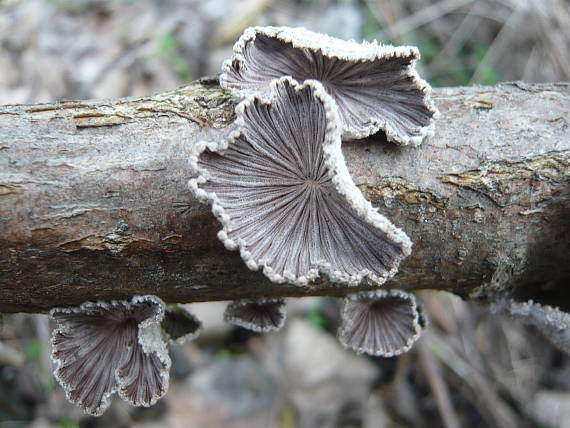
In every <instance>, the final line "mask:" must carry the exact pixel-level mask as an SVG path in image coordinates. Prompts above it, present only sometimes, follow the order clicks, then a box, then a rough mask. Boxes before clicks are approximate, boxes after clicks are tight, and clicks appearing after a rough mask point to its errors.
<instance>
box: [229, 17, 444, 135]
mask: <svg viewBox="0 0 570 428" xmlns="http://www.w3.org/2000/svg"><path fill="white" fill-rule="evenodd" d="M233 50H234V55H233V56H232V58H231V59H228V60H226V61H225V62H224V63H223V65H222V74H221V75H220V85H221V86H222V87H223V88H226V89H228V90H230V91H231V92H232V93H233V94H234V95H237V96H247V95H251V94H252V93H266V92H267V91H268V90H269V86H270V82H271V81H272V80H274V79H277V78H279V77H281V76H287V75H289V76H291V77H293V78H294V79H296V80H297V81H299V82H303V81H304V80H307V79H314V80H319V81H320V82H321V83H322V84H323V85H324V86H325V88H326V90H327V92H328V93H329V94H330V95H332V97H333V98H334V100H335V101H336V103H337V105H338V107H339V114H340V118H341V123H342V128H343V137H344V138H365V137H367V136H369V135H372V134H375V133H377V132H378V131H383V132H384V133H385V134H386V136H387V138H388V140H389V141H393V142H395V143H397V144H402V145H408V144H411V145H415V146H417V145H419V144H421V142H422V141H423V140H424V139H425V138H426V137H428V136H431V135H433V133H434V120H435V119H436V118H437V117H439V112H438V110H437V108H436V107H435V105H434V103H433V100H432V98H431V87H430V85H429V84H428V83H427V82H426V81H425V80H423V79H422V78H421V77H420V76H419V75H418V73H417V71H416V62H417V60H418V59H419V58H420V54H419V51H418V49H417V48H416V47H414V46H391V45H380V44H378V43H377V42H376V41H374V42H372V43H369V42H363V43H356V42H354V41H345V40H341V39H337V38H335V37H331V36H328V35H325V34H320V33H315V32H312V31H309V30H307V29H305V28H292V27H250V28H248V29H246V30H245V32H244V33H243V34H242V36H241V37H240V39H239V40H238V41H237V42H236V44H235V45H234V48H233Z"/></svg>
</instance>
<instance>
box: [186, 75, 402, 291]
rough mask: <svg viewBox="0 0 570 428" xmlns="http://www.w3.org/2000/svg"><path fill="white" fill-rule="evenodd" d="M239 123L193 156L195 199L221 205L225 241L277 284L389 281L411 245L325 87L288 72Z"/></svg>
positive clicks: (243, 106) (241, 111) (240, 114)
mask: <svg viewBox="0 0 570 428" xmlns="http://www.w3.org/2000/svg"><path fill="white" fill-rule="evenodd" d="M236 115H237V119H236V124H237V129H236V130H235V131H234V132H233V133H232V134H231V135H230V136H229V137H228V138H226V139H225V140H222V141H219V142H208V143H205V142H200V143H198V144H196V145H195V147H194V151H193V153H192V155H191V157H190V166H191V168H192V170H193V172H194V174H195V176H196V175H197V177H195V178H193V179H191V180H190V181H189V186H190V189H191V190H192V192H193V193H194V195H195V196H196V197H197V198H198V199H199V200H202V201H206V202H209V203H211V204H212V212H213V213H214V215H215V216H216V217H217V218H218V220H219V221H220V222H221V223H222V226H223V229H222V230H221V231H220V232H219V233H218V237H219V238H220V239H221V240H222V242H223V243H224V244H225V246H226V248H228V249H233V250H235V249H238V248H239V249H240V253H241V256H242V258H243V259H244V261H245V262H246V264H247V266H248V267H249V268H250V269H252V270H257V269H260V268H262V269H263V273H264V274H265V275H266V276H267V277H268V278H269V279H270V280H272V281H274V282H278V283H283V282H289V283H291V284H296V285H307V284H308V283H309V282H310V281H313V280H314V279H316V278H317V277H318V276H319V272H323V273H325V274H326V275H327V276H328V277H329V278H330V280H331V281H333V282H338V283H344V284H348V285H358V284H360V283H361V282H362V281H363V280H365V279H367V280H368V281H369V282H371V283H373V284H377V285H378V284H382V283H383V282H384V281H385V280H386V279H387V278H389V277H391V276H393V275H394V274H395V273H396V271H397V269H398V265H399V263H400V261H401V260H402V259H403V258H404V257H406V256H407V255H409V254H410V251H411V245H412V244H411V241H410V240H409V238H408V237H407V235H406V234H405V233H404V232H402V231H401V230H400V229H398V228H396V227H395V226H394V225H393V224H392V223H391V222H390V221H389V220H388V219H387V218H385V217H384V216H382V215H381V214H380V213H379V212H378V211H377V209H375V208H374V207H373V206H372V204H371V203H370V202H369V201H367V200H366V199H365V198H364V196H363V195H362V193H361V192H360V190H359V189H358V188H357V187H356V185H355V184H354V183H353V181H352V179H351V177H350V174H349V173H348V169H347V167H346V164H345V161H344V157H343V154H342V151H341V138H340V136H341V126H340V121H339V118H338V115H337V109H336V106H335V103H334V101H333V100H332V98H331V97H330V96H329V95H328V94H327V93H326V92H325V90H324V88H323V86H322V85H321V84H320V83H319V82H317V81H314V80H307V81H305V83H303V84H300V83H298V82H296V81H295V80H294V79H292V78H290V77H282V78H281V79H279V80H275V81H274V82H272V83H271V85H270V92H269V93H268V94H266V95H265V96H262V95H258V94H255V95H251V96H249V97H248V98H246V99H245V100H244V101H242V102H241V103H240V104H239V105H238V106H237V107H236Z"/></svg>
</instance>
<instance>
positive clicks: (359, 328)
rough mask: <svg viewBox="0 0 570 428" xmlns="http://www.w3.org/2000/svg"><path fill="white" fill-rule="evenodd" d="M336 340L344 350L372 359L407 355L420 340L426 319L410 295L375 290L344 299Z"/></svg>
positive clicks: (395, 291)
mask: <svg viewBox="0 0 570 428" xmlns="http://www.w3.org/2000/svg"><path fill="white" fill-rule="evenodd" d="M341 318H342V325H341V327H340V328H339V331H338V338H339V340H340V342H341V344H342V345H343V346H344V347H345V348H351V349H353V350H355V351H356V352H357V353H359V354H362V353H365V354H368V355H373V356H382V357H393V356H395V355H400V354H403V353H404V352H407V351H408V350H409V349H410V348H411V347H412V345H413V344H414V342H415V341H416V340H417V339H418V338H419V337H420V334H421V332H422V328H423V327H422V326H423V325H425V323H426V321H425V319H422V315H421V314H420V312H419V311H418V305H417V303H416V300H415V298H414V296H413V294H408V293H404V292H403V291H400V290H374V291H364V292H361V293H355V294H351V295H349V296H348V297H346V298H345V299H344V303H343V307H342V310H341Z"/></svg>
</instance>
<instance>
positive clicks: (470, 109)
mask: <svg viewBox="0 0 570 428" xmlns="http://www.w3.org/2000/svg"><path fill="white" fill-rule="evenodd" d="M434 98H435V102H436V104H437V106H438V107H439V109H440V111H441V113H442V117H441V119H440V120H439V121H438V122H437V124H436V134H435V136H434V137H432V138H430V139H429V140H428V141H426V142H424V143H423V144H422V145H421V146H420V147H398V146H395V145H393V144H389V143H387V142H386V141H385V140H384V139H383V137H382V136H380V135H378V136H375V137H373V138H369V139H367V140H365V141H357V142H346V143H344V144H343V151H344V153H345V156H346V159H347V162H348V167H349V170H350V172H351V174H352V176H353V179H354V181H355V182H356V184H357V185H359V187H360V188H361V190H362V191H363V192H364V195H365V196H366V197H367V198H369V199H370V200H371V201H372V202H373V203H374V204H375V205H376V206H378V207H379V209H380V211H381V212H382V213H383V214H384V215H386V216H387V217H388V218H390V219H391V220H392V221H393V222H394V223H395V224H396V225H397V226H399V227H401V228H402V229H403V230H404V231H405V232H406V233H407V234H408V235H409V236H410V238H411V239H412V241H413V242H414V250H413V254H412V255H411V256H410V257H409V258H407V259H406V260H404V262H403V263H402V265H401V268H400V271H399V273H398V274H397V275H396V277H395V278H394V279H393V280H391V281H390V282H389V283H387V284H386V286H387V287H396V288H401V289H405V290H413V289H420V288H429V289H440V290H447V291H451V292H454V293H457V294H459V295H461V296H463V297H469V298H477V297H482V298H484V297H488V296H490V295H494V294H495V293H501V294H504V292H505V291H510V290H514V291H515V292H516V293H518V294H519V295H520V296H521V297H524V298H526V297H534V298H535V299H536V298H537V295H539V294H540V295H542V294H544V295H547V297H546V298H545V301H547V300H548V299H555V300H556V299H557V298H559V296H560V293H564V292H565V289H566V288H568V287H567V285H566V284H568V283H570V116H569V115H570V113H569V111H570V86H569V85H567V84H549V85H526V84H522V83H513V84H503V85H499V86H496V87H470V88H449V89H438V90H435V91H434ZM234 103H235V100H233V99H232V98H231V97H230V95H228V94H227V93H225V92H224V91H222V90H221V89H219V87H218V86H217V85H216V83H215V82H214V81H201V82H196V83H193V84H191V85H190V86H187V87H184V88H181V89H179V90H177V91H173V92H169V93H165V94H161V95H158V96H154V97H147V98H127V99H119V100H109V101H62V102H59V103H55V104H42V105H33V106H23V105H18V106H3V107H0V311H1V312H16V311H27V312H39V311H44V310H47V309H49V308H50V307H53V306H61V305H68V304H70V305H71V304H79V303H81V302H82V301H85V300H95V299H117V298H126V297H130V296H132V295H133V294H155V295H158V296H160V297H161V298H163V299H164V300H166V301H168V302H192V301H207V300H225V299H236V298H252V297H260V296H268V297H272V296H305V295H336V296H342V295H344V294H346V293H347V292H353V291H356V290H357V289H358V288H347V287H339V286H335V285H334V284H330V283H328V282H327V281H326V280H321V281H318V282H316V283H314V284H312V285H311V286H310V287H295V286H287V285H278V284H272V283H270V282H269V281H268V280H267V279H266V278H265V277H264V276H263V274H261V273H260V272H252V271H249V270H248V269H247V268H246V267H245V265H244V264H243V262H242V260H241V258H240V256H239V254H238V253H237V252H230V251H227V250H226V249H224V247H223V246H222V245H221V243H220V242H219V241H218V239H217V237H216V232H217V231H218V230H219V229H220V225H219V224H218V223H217V221H216V220H215V219H214V217H213V216H212V215H211V213H210V208H209V206H206V205H202V204H200V203H198V202H197V201H195V200H193V199H192V197H191V195H190V192H189V191H188V189H187V186H186V182H187V180H188V178H189V176H188V168H187V157H188V153H189V150H190V148H191V146H192V144H194V143H195V142H196V141H198V140H202V139H205V140H211V139H216V138H219V137H220V136H222V135H225V133H227V132H228V131H229V129H230V128H231V123H232V120H233V107H234ZM547 303H548V302H547ZM558 303H560V302H558Z"/></svg>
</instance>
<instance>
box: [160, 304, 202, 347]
mask: <svg viewBox="0 0 570 428" xmlns="http://www.w3.org/2000/svg"><path fill="white" fill-rule="evenodd" d="M161 327H162V332H163V335H164V337H165V339H166V340H167V341H168V343H173V342H178V343H181V342H185V341H188V340H194V339H196V338H197V337H198V336H199V335H200V333H201V332H202V322H201V321H200V320H199V319H198V318H197V317H196V316H195V315H194V314H192V313H190V312H189V311H187V310H186V309H184V308H183V307H182V306H178V305H173V306H167V308H166V311H165V312H164V319H163V320H162V323H161Z"/></svg>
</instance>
